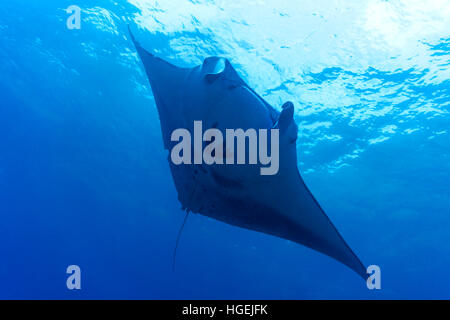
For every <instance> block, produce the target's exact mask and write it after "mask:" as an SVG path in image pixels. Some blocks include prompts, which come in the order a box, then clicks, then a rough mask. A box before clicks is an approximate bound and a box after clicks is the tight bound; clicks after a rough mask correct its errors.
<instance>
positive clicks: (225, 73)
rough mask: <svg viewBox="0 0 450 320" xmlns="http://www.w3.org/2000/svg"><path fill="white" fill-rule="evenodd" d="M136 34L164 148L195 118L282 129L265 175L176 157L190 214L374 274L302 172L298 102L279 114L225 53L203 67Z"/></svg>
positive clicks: (222, 125)
mask: <svg viewBox="0 0 450 320" xmlns="http://www.w3.org/2000/svg"><path fill="white" fill-rule="evenodd" d="M129 31H130V36H131V39H132V41H133V43H134V45H135V47H136V50H137V52H138V56H139V57H140V60H141V61H142V64H143V66H144V68H145V71H146V74H147V76H148V79H149V82H150V86H151V89H152V92H153V96H154V99H155V102H156V107H157V110H158V114H159V118H160V123H161V131H162V137H163V143H164V148H165V149H167V150H171V149H172V148H173V147H174V144H175V143H176V142H174V141H172V139H171V134H172V133H173V132H174V130H176V129H178V128H186V129H187V130H189V131H190V132H192V131H193V123H194V121H202V123H203V126H204V127H208V128H218V129H220V130H225V129H227V128H242V129H243V130H246V129H249V128H255V129H272V128H277V129H279V170H278V171H277V173H276V174H274V175H267V176H264V175H261V174H260V172H259V169H258V166H255V165H253V166H252V165H248V164H247V165H238V164H234V165H228V164H227V165H224V164H223V165H219V164H212V165H206V164H174V163H173V162H172V161H170V157H169V166H170V171H171V174H172V178H173V181H174V184H175V187H176V190H177V192H178V200H179V201H180V203H181V205H182V208H183V209H184V210H186V213H187V214H188V213H189V212H192V213H198V214H201V215H204V216H208V217H210V218H213V219H216V220H219V221H222V222H225V223H227V224H229V225H233V226H237V227H241V228H245V229H249V230H253V231H257V232H262V233H265V234H269V235H272V236H276V237H279V238H283V239H287V240H290V241H293V242H296V243H298V244H301V245H303V246H306V247H309V248H311V249H313V250H316V251H318V252H321V253H322V254H325V255H327V256H329V257H331V258H334V259H335V260H337V261H339V262H341V263H343V264H344V265H346V266H348V267H349V268H350V269H352V270H354V271H355V272H356V273H357V274H359V275H360V276H361V277H362V278H364V279H367V273H366V268H365V267H364V265H363V264H362V263H361V261H360V259H359V258H358V257H357V256H356V254H355V253H354V252H353V251H352V249H351V248H350V247H349V246H348V244H347V243H346V242H345V241H344V239H343V237H342V236H341V235H340V233H339V232H338V231H337V229H336V227H335V226H334V225H333V223H332V222H331V221H330V219H329V218H328V216H327V215H326V214H325V212H324V210H322V208H321V206H320V205H319V203H318V202H317V200H316V199H315V198H314V196H313V195H312V193H311V192H310V191H309V189H308V187H307V186H306V184H305V182H304V181H303V179H302V177H301V175H300V173H299V170H298V167H297V143H296V140H297V134H298V126H297V124H296V122H295V120H294V105H293V103H291V102H286V103H284V104H283V105H282V107H281V112H279V111H278V110H277V109H275V108H274V107H272V106H271V105H270V104H269V103H268V102H266V101H265V100H264V99H263V98H262V97H261V96H260V95H258V94H257V93H256V92H255V91H254V90H253V89H252V88H251V87H250V86H249V85H248V84H247V83H246V82H245V81H244V80H243V79H242V78H241V77H240V76H239V74H238V72H237V71H236V70H235V69H234V68H233V66H232V65H231V63H230V62H229V60H227V59H225V58H221V57H208V58H206V59H205V60H204V61H203V63H202V64H201V65H198V66H195V67H193V68H181V67H178V66H175V65H173V64H171V63H169V62H167V61H165V60H163V59H161V58H159V57H157V56H155V55H154V54H152V53H150V52H149V51H147V50H146V49H144V48H143V47H142V46H141V45H140V44H139V42H137V41H136V39H135V37H134V36H133V34H132V33H131V30H129ZM187 214H186V216H185V220H184V222H183V225H184V223H185V222H186V218H187ZM178 240H179V238H178V239H177V243H178Z"/></svg>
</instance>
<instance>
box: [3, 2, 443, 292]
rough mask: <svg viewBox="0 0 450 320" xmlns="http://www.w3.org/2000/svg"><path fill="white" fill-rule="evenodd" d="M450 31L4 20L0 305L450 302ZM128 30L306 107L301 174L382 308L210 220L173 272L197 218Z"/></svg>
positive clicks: (196, 16)
mask: <svg viewBox="0 0 450 320" xmlns="http://www.w3.org/2000/svg"><path fill="white" fill-rule="evenodd" d="M246 2H247V3H246ZM72 4H76V5H78V6H80V7H81V8H82V13H81V17H82V23H81V29H80V30H69V29H67V27H66V19H67V18H68V17H69V15H68V14H67V13H66V12H65V11H64V9H65V8H67V7H68V6H69V5H72ZM449 16H450V1H448V0H447V1H445V0H443V1H437V0H436V1H427V2H423V1H410V0H404V1H400V0H392V1H381V0H368V1H359V0H358V1H356V0H355V1H331V0H330V1H306V0H305V1H294V0H291V1H288V0H285V1H279V0H262V1H239V2H238V1H219V0H203V1H202V0H195V1H194V0H192V1H188V0H160V1H151V0H129V1H124V0H117V1H108V0H99V1H96V2H95V6H93V4H92V1H86V0H70V1H65V0H64V1H49V0H47V1H44V0H40V1H37V0H36V1H30V0H15V1H11V0H7V1H3V2H2V5H1V6H0V97H1V102H0V218H1V220H0V298H64V299H66V298H67V299H77V298H88V299H92V298H138V299H141V298H149V299H162V298H166V299H167V298H177V299H180V298H189V299H200V298H209V299H218V298H236V299H239V298H246V299H262V298H273V299H319V298H342V299H347V298H357V299H381V298H386V299H397V298H402V299H411V298H447V299H448V298H450V272H449V270H450V254H449V253H450V216H449V214H450V209H449V208H450V194H449V181H450V132H449V125H450V114H449V112H450V19H449ZM127 24H130V25H131V27H132V28H133V30H136V36H137V38H138V39H139V40H140V42H141V43H142V44H143V46H144V47H146V48H149V49H152V50H153V51H154V52H156V53H157V54H159V55H160V56H162V57H165V58H168V59H170V60H171V61H172V62H175V63H177V64H179V65H182V66H188V65H193V64H198V63H200V62H201V61H202V60H203V58H204V57H206V56H209V55H222V56H225V57H227V58H229V59H230V60H231V62H232V63H233V65H234V66H235V67H236V69H237V70H238V71H239V72H240V74H241V75H242V76H243V78H244V79H245V80H246V81H247V82H248V83H249V84H250V85H251V86H252V87H253V88H255V90H256V91H257V92H258V93H260V94H261V95H262V96H263V97H264V98H265V99H267V101H269V102H270V103H271V104H272V105H274V106H275V107H276V108H279V107H280V106H281V104H282V103H283V102H284V101H287V100H291V101H293V102H294V103H295V107H296V114H295V119H296V121H297V123H298V124H299V127H300V131H299V139H298V142H297V143H298V153H299V168H300V171H301V173H302V175H303V177H304V179H305V181H306V183H307V184H308V186H309V187H310V189H311V191H312V192H313V194H314V195H315V196H316V198H317V199H318V201H319V202H320V203H321V205H322V207H323V208H324V209H325V211H326V212H327V213H328V215H329V217H330V218H331V219H332V221H333V222H334V223H335V225H336V226H337V228H338V229H339V230H340V232H341V233H342V235H343V236H344V238H345V239H346V241H347V242H348V243H349V244H350V245H351V247H352V248H353V249H354V251H355V252H356V253H357V254H358V256H359V257H360V258H361V260H362V261H363V262H364V263H365V264H366V265H370V264H376V265H379V266H380V268H381V273H382V278H381V279H382V280H381V286H382V289H381V290H372V291H371V290H368V289H367V288H366V286H365V283H364V282H362V281H361V279H360V278H359V277H358V276H357V275H355V274H354V273H353V272H352V271H350V270H349V269H347V268H345V267H344V266H343V265H341V264H339V263H337V262H335V261H333V260H332V259H330V258H328V257H325V256H323V255H321V254H318V253H316V252H314V251H312V250H309V249H307V248H304V247H302V246H299V245H297V244H294V243H291V242H289V241H285V240H281V239H277V238H274V237H271V236H268V235H264V234H260V233H256V232H252V231H248V230H243V229H239V228H236V227H231V226H228V225H225V224H223V223H220V222H217V221H214V220H211V219H208V218H205V217H203V216H200V215H191V216H190V217H189V219H188V221H187V224H186V227H185V229H184V232H183V236H182V239H181V243H180V247H179V252H178V257H177V268H176V271H175V272H173V271H172V252H173V248H174V245H175V239H176V235H177V232H178V229H179V227H180V225H181V223H182V221H183V218H184V213H183V211H182V210H181V209H180V204H179V203H178V200H177V194H176V190H175V188H174V185H173V182H172V178H171V176H170V171H169V166H168V163H167V154H166V152H165V151H164V149H163V144H162V137H161V133H160V127H159V119H158V115H157V111H156V107H155V103H154V100H153V96H152V94H151V91H150V89H149V86H148V82H147V79H146V77H145V75H144V73H143V69H142V66H141V64H140V63H139V61H138V59H137V55H136V53H135V50H134V48H133V47H132V43H131V42H130V40H129V39H128V36H127V32H126V26H127ZM71 264H76V265H79V266H80V268H81V270H82V289H81V290H79V291H77V290H74V291H69V290H68V289H67V288H66V278H67V276H68V275H67V274H66V268H67V266H68V265H71Z"/></svg>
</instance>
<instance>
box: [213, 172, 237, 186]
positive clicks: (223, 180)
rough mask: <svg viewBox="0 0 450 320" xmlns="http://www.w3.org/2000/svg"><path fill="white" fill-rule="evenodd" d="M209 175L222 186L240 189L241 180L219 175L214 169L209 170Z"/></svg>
mask: <svg viewBox="0 0 450 320" xmlns="http://www.w3.org/2000/svg"><path fill="white" fill-rule="evenodd" d="M211 176H212V177H213V179H214V181H215V182H216V183H217V184H218V185H220V186H222V187H225V188H233V189H236V188H238V189H241V188H242V187H243V185H242V182H241V181H238V180H235V179H230V178H228V177H225V176H223V175H220V174H218V173H217V172H216V171H214V170H211Z"/></svg>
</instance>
